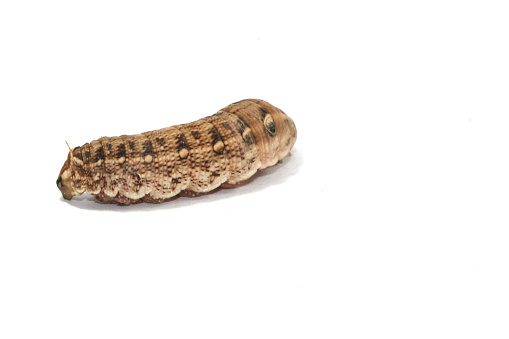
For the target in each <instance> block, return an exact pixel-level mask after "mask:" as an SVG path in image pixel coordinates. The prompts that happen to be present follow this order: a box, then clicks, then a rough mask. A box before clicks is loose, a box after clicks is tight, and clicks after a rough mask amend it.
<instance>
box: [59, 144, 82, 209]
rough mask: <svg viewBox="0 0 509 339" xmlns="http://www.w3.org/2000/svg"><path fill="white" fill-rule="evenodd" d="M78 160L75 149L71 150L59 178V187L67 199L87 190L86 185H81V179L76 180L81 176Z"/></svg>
mask: <svg viewBox="0 0 509 339" xmlns="http://www.w3.org/2000/svg"><path fill="white" fill-rule="evenodd" d="M76 160H77V159H76V157H74V156H73V151H71V150H69V155H68V156H67V160H66V161H65V163H64V166H62V169H61V170H60V174H59V175H58V178H57V187H58V189H59V190H60V192H61V193H62V196H63V197H64V199H66V200H71V199H72V197H74V196H77V195H81V194H83V192H84V191H85V189H84V187H81V185H79V183H80V181H79V180H76V178H77V177H79V171H78V169H79V168H80V167H79V166H78V164H77V161H76Z"/></svg>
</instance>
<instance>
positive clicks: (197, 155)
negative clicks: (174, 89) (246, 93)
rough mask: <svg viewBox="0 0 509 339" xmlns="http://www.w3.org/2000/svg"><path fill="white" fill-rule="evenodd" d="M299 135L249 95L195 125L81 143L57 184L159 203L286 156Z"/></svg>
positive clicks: (70, 193)
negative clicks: (248, 97)
mask: <svg viewBox="0 0 509 339" xmlns="http://www.w3.org/2000/svg"><path fill="white" fill-rule="evenodd" d="M296 139H297V130H296V128H295V124H294V123H293V121H292V119H290V117H288V116H287V115H286V114H285V113H284V112H283V111H281V110H280V109H278V108H276V107H274V106H272V105H271V104H269V103H267V102H265V101H263V100H255V99H247V100H242V101H239V102H236V103H233V104H231V105H229V106H227V107H225V108H223V109H222V110H220V111H219V112H217V113H216V114H214V115H212V116H208V117H206V118H203V119H200V120H198V121H195V122H191V123H189V124H184V125H178V126H173V127H168V128H163V129H160V130H156V131H151V132H145V133H141V134H137V135H121V136H119V137H111V138H109V137H102V138H100V139H98V140H94V141H92V142H90V143H86V144H84V145H83V146H81V147H76V148H74V149H72V150H70V152H69V155H68V157H67V160H66V161H65V163H64V166H63V167H62V169H61V170H60V175H59V176H58V179H57V186H58V188H59V189H60V191H61V193H62V195H63V197H64V198H65V199H68V200H70V199H72V197H74V196H77V195H81V194H83V193H85V192H86V193H89V194H92V195H95V196H96V197H97V199H98V200H99V201H101V202H116V203H119V204H122V205H129V204H132V203H135V202H138V201H144V202H152V203H159V202H162V201H164V200H165V199H168V198H171V197H173V196H175V195H177V194H191V195H192V194H196V193H204V192H209V191H211V190H213V189H215V188H217V187H219V186H220V185H222V184H225V185H234V184H237V183H240V182H242V181H244V180H246V179H248V178H249V177H251V176H252V175H253V174H254V173H256V171H257V170H259V169H264V168H266V167H269V166H272V165H274V164H276V163H277V162H278V161H279V160H281V159H283V158H284V157H286V156H287V155H288V154H289V152H290V150H291V148H292V147H293V145H294V144H295V141H296Z"/></svg>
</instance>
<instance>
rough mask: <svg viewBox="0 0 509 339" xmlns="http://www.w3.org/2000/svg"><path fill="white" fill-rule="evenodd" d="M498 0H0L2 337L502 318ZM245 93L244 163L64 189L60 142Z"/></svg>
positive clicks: (177, 334)
mask: <svg viewBox="0 0 509 339" xmlns="http://www.w3.org/2000/svg"><path fill="white" fill-rule="evenodd" d="M505 5H506V3H505V2H504V1H499V2H497V1H337V2H333V1H330V2H327V1H309V2H300V1H292V2H290V1H288V2H282V1H256V2H249V3H247V2H241V1H231V2H225V1H207V2H205V1H204V2H200V1H178V2H176V1H175V2H163V1H161V2H154V1H140V2H135V1H105V0H101V1H83V2H75V1H8V0H7V1H2V3H1V5H0V49H1V50H0V112H1V115H2V123H1V125H2V133H1V135H0V137H1V150H2V157H1V159H2V160H1V166H0V171H1V173H0V174H1V178H2V184H1V188H2V192H1V193H2V194H1V198H0V199H1V200H2V201H1V206H2V207H1V211H2V219H1V227H0V337H1V338H52V339H53V338H507V337H508V336H509V325H508V324H509V323H508V320H509V288H508V287H509V230H508V227H509V215H508V211H509V210H508V205H509V163H508V161H507V159H508V155H509V133H508V127H509V96H508V94H509V62H508V61H509V44H508V42H509V39H508V38H509V20H508V17H509V11H508V9H507V7H506V6H505ZM245 98H260V99H264V100H266V101H268V102H270V103H272V104H274V105H275V106H277V107H280V108H281V109H283V110H284V111H285V112H287V113H288V114H289V115H290V116H291V117H292V118H293V119H294V121H295V123H296V125H297V129H298V140H297V143H296V145H295V148H294V150H293V152H292V156H291V157H290V158H288V159H285V161H284V162H283V164H279V165H277V166H275V167H274V168H271V169H268V170H265V171H263V172H261V173H260V174H259V175H257V176H256V177H255V178H254V180H252V182H250V183H249V184H248V185H245V186H243V187H240V188H236V189H228V190H225V189H223V190H220V191H218V192H216V193H213V194H210V195H206V196H202V197H198V198H179V199H176V200H174V201H171V202H168V203H165V204H161V205H147V204H142V205H135V206H131V207H120V206H116V205H100V204H98V203H96V202H95V201H94V200H93V198H92V197H91V196H84V197H81V198H79V199H73V200H72V201H71V202H67V201H64V200H63V199H62V198H61V195H60V192H59V191H58V189H57V187H56V185H55V181H56V179H57V176H58V172H59V170H60V167H61V166H62V164H63V162H64V161H65V159H66V157H67V152H68V150H67V146H66V145H65V143H64V141H65V140H66V141H68V142H69V144H70V145H71V146H73V147H74V146H78V145H82V144H83V143H85V142H88V141H91V140H93V139H96V138H98V137H100V136H114V135H120V134H132V133H139V132H143V131H147V130H153V129H158V128H162V127H168V126H170V125H174V124H179V123H186V122H190V121H193V120H196V119H199V118H202V117H204V116H206V115H210V114H213V113H215V112H216V111H217V110H219V109H220V108H222V107H224V106H226V105H228V104H230V103H231V102H234V101H238V100H241V99H245Z"/></svg>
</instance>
